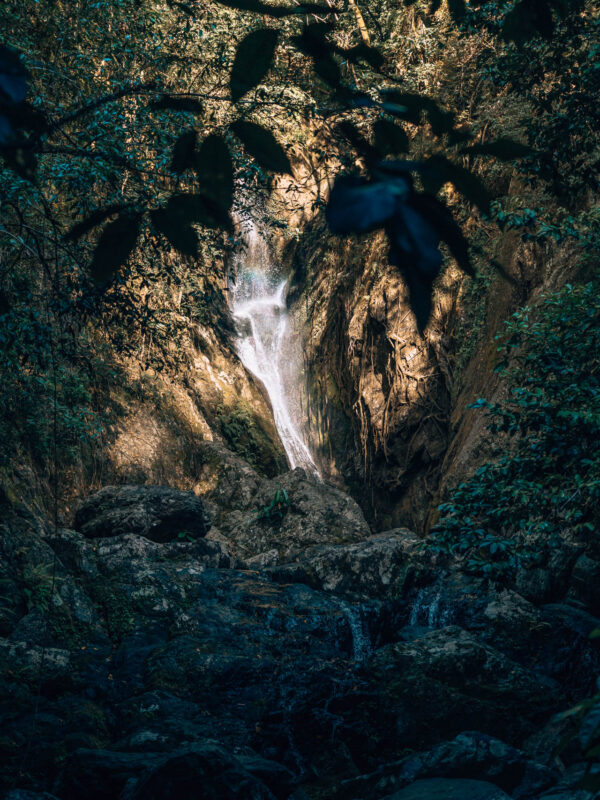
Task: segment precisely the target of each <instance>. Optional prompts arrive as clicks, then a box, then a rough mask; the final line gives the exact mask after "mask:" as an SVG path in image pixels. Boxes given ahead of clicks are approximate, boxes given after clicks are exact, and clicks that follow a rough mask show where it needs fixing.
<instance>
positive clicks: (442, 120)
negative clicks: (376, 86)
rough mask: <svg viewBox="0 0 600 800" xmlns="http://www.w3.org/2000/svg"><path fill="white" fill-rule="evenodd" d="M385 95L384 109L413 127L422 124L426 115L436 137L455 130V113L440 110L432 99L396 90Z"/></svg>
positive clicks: (391, 90) (386, 92)
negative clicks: (423, 116) (410, 123)
mask: <svg viewBox="0 0 600 800" xmlns="http://www.w3.org/2000/svg"><path fill="white" fill-rule="evenodd" d="M384 94H385V98H386V101H387V102H385V103H384V104H383V105H384V108H385V109H386V110H388V111H389V112H390V113H391V114H394V115H395V116H399V117H402V119H405V120H406V121H407V122H412V123H413V125H418V124H420V122H421V117H422V115H423V114H425V115H426V117H427V120H428V122H429V124H430V125H431V129H432V130H433V132H434V133H435V135H436V136H442V135H443V134H444V133H449V132H451V131H452V129H453V128H454V123H455V119H456V117H455V114H454V112H452V111H446V110H445V109H443V108H440V106H439V105H438V103H436V101H435V100H433V99H432V98H431V97H426V96H425V95H421V94H415V93H414V92H400V91H398V90H396V89H390V90H387V91H385V92H384Z"/></svg>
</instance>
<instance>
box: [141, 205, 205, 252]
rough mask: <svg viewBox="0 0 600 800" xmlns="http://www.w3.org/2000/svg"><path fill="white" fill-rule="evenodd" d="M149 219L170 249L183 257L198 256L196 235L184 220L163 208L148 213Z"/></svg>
mask: <svg viewBox="0 0 600 800" xmlns="http://www.w3.org/2000/svg"><path fill="white" fill-rule="evenodd" d="M150 217H151V219H152V223H153V224H154V227H155V228H156V230H157V231H159V233H162V234H163V236H164V237H165V238H166V239H167V241H168V242H169V244H170V245H171V246H172V247H174V248H175V249H176V250H178V251H179V252H180V253H182V254H183V255H187V256H196V255H197V254H198V234H197V233H196V231H195V230H194V229H193V228H192V226H191V224H190V222H188V221H187V220H186V219H185V218H183V217H182V216H179V215H178V214H176V213H169V212H168V211H167V210H166V209H163V208H157V209H155V210H154V211H152V212H150Z"/></svg>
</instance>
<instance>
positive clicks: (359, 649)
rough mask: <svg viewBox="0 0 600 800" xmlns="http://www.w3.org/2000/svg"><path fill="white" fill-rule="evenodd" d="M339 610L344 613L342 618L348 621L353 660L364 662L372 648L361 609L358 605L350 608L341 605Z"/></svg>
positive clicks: (345, 604) (346, 604) (344, 604)
mask: <svg viewBox="0 0 600 800" xmlns="http://www.w3.org/2000/svg"><path fill="white" fill-rule="evenodd" d="M341 608H342V611H343V612H344V616H345V617H346V619H347V620H348V625H349V626H350V632H351V633H352V650H353V655H354V660H355V661H364V660H365V659H366V658H368V657H369V656H370V655H371V654H372V652H373V648H372V646H371V639H370V637H369V634H368V632H367V630H366V625H365V621H364V619H363V614H362V609H361V607H360V606H359V605H355V606H351V605H349V604H348V603H342V604H341Z"/></svg>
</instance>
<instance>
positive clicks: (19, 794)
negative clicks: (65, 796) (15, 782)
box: [4, 789, 58, 800]
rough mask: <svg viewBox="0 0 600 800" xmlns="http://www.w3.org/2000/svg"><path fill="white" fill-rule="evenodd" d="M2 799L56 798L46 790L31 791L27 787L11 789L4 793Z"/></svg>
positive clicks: (34, 799)
mask: <svg viewBox="0 0 600 800" xmlns="http://www.w3.org/2000/svg"><path fill="white" fill-rule="evenodd" d="M4 800H58V798H57V797H55V796H54V795H53V794H48V792H32V791H30V790H29V789H13V790H12V792H9V793H8V794H7V795H5V797H4Z"/></svg>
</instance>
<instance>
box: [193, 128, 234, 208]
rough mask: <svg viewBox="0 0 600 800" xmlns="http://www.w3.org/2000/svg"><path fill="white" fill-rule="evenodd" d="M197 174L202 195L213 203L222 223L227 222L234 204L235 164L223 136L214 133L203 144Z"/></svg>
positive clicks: (199, 153)
mask: <svg viewBox="0 0 600 800" xmlns="http://www.w3.org/2000/svg"><path fill="white" fill-rule="evenodd" d="M196 172H197V174H198V177H199V179H200V183H201V189H202V194H203V195H204V197H205V199H208V200H210V201H211V203H212V204H213V206H214V211H215V213H216V214H217V216H220V217H221V222H225V219H226V217H227V214H228V212H229V209H230V208H231V204H232V203H233V164H232V161H231V155H230V153H229V148H228V147H227V145H226V144H225V140H224V139H223V137H222V136H219V135H218V134H216V133H213V134H211V135H210V136H207V137H206V139H205V140H204V141H203V142H202V145H201V146H200V149H199V151H198V155H197V158H196Z"/></svg>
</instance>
